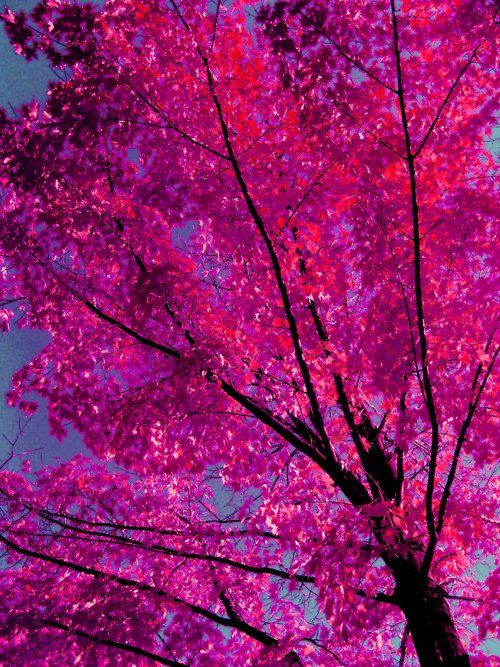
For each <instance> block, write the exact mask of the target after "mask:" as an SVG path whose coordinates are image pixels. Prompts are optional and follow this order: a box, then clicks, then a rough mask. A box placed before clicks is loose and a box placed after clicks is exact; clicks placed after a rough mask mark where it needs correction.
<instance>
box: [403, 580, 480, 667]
mask: <svg viewBox="0 0 500 667" xmlns="http://www.w3.org/2000/svg"><path fill="white" fill-rule="evenodd" d="M405 569H406V568H405ZM412 569H413V568H410V571H408V570H406V571H400V572H399V573H398V574H397V575H396V591H395V592H396V599H397V603H398V605H399V607H400V608H401V610H402V612H403V613H404V615H405V616H406V620H407V622H408V629H409V632H410V634H411V637H412V640H413V645H414V646H415V650H416V652H417V655H418V659H419V661H420V664H421V665H422V667H470V664H471V663H470V658H469V656H468V655H467V653H466V651H465V649H464V647H463V646H462V642H461V641H460V639H459V637H458V633H457V629H456V627H455V624H454V622H453V618H452V616H451V611H450V608H449V605H448V603H447V601H446V597H445V594H444V591H443V589H442V588H441V587H440V586H438V584H436V582H435V581H433V580H432V579H430V578H429V577H423V576H422V575H420V574H419V573H416V572H415V571H413V572H411V570H412Z"/></svg>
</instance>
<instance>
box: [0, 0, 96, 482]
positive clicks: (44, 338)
mask: <svg viewBox="0 0 500 667" xmlns="http://www.w3.org/2000/svg"><path fill="white" fill-rule="evenodd" d="M6 4H7V6H8V7H9V8H10V9H12V10H13V11H19V10H21V9H23V10H25V11H30V10H31V8H32V7H34V5H35V4H36V2H33V1H26V0H9V1H8V2H7V3H6ZM51 78H53V76H52V72H51V71H50V68H49V67H48V64H47V62H44V61H43V60H34V61H32V62H30V63H28V62H26V61H25V60H24V58H22V57H21V56H18V55H17V54H16V53H14V51H13V50H12V48H11V46H10V44H9V41H8V39H7V36H6V34H5V32H4V30H3V28H0V106H3V107H7V108H8V109H9V111H10V107H13V108H16V107H18V106H19V105H21V104H22V103H24V102H29V101H30V100H32V99H33V98H37V99H43V98H44V97H45V94H46V91H47V86H48V83H49V81H50V80H51ZM1 296H4V295H0V297H1ZM6 296H8V295H6ZM49 342H50V336H49V334H47V333H46V332H43V331H32V330H28V329H23V330H18V329H17V328H16V327H13V328H12V330H11V331H10V332H9V333H6V334H0V465H1V463H2V461H3V460H4V459H5V456H6V455H7V454H8V453H10V450H11V446H10V442H12V441H13V440H15V439H16V437H18V436H19V432H20V430H21V431H22V434H21V435H20V436H19V437H18V442H17V444H16V448H15V449H16V453H17V456H16V458H14V459H13V460H12V461H11V463H10V465H9V467H11V468H13V469H17V468H18V467H19V466H20V465H21V464H22V462H23V461H24V460H26V459H28V460H29V461H30V463H31V465H32V468H33V469H34V470H36V469H39V468H41V467H42V466H43V465H46V464H50V463H55V462H56V461H57V459H58V458H60V459H68V458H71V457H72V456H73V455H74V454H75V453H77V452H81V451H82V450H83V449H84V448H83V445H82V442H81V437H80V436H79V435H78V434H77V433H74V432H72V433H70V435H69V436H68V437H67V438H66V440H64V442H62V443H60V442H58V441H57V440H55V438H52V437H51V435H50V432H49V427H48V423H47V408H46V404H45V402H44V401H42V400H41V399H40V398H36V399H35V400H36V402H38V403H39V404H40V408H39V410H38V412H37V413H36V414H35V415H33V416H32V417H31V418H30V419H29V420H27V419H26V417H25V416H24V413H22V412H19V411H18V410H15V409H13V408H9V407H7V405H6V403H5V393H6V392H7V391H8V389H9V386H10V379H11V376H12V374H13V373H14V372H15V371H16V370H18V369H19V368H21V367H22V366H23V365H24V364H25V363H27V362H28V361H30V359H32V358H33V357H34V356H35V355H36V354H37V353H38V352H39V351H40V350H41V349H42V348H43V347H44V346H45V345H47V343H49Z"/></svg>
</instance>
